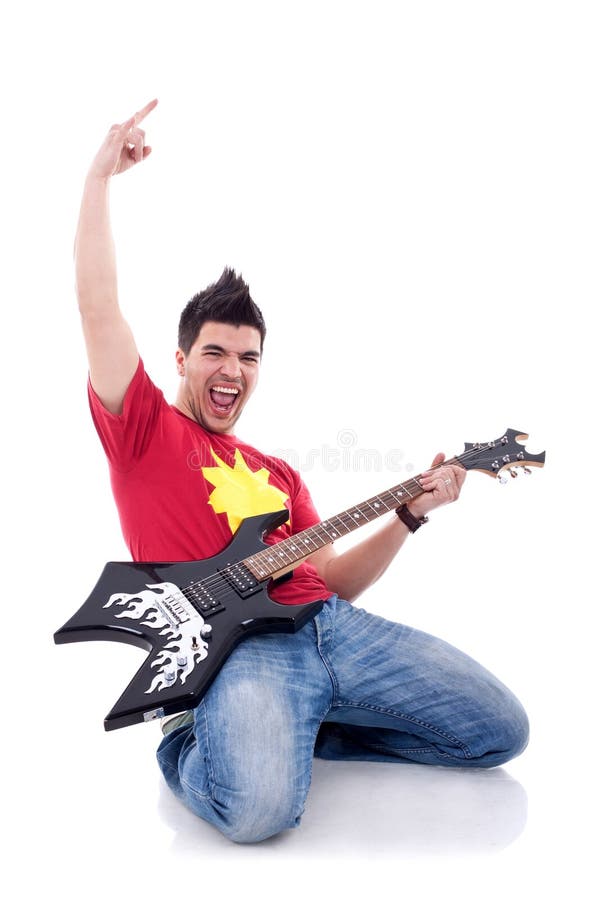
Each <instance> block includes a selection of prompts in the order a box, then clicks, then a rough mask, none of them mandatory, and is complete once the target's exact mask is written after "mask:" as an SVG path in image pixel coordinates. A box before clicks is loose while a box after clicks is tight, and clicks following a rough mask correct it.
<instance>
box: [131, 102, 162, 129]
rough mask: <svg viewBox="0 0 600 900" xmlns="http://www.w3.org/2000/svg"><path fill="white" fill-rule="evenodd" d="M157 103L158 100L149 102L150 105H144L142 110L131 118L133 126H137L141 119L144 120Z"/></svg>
mask: <svg viewBox="0 0 600 900" xmlns="http://www.w3.org/2000/svg"><path fill="white" fill-rule="evenodd" d="M157 103H158V100H151V101H150V103H146V105H145V106H144V107H142V109H140V110H139V111H138V112H136V114H135V116H134V117H133V118H134V124H135V125H139V123H140V122H141V121H142V119H145V118H146V116H147V115H148V113H150V112H152V110H153V109H154V107H155V106H156V104H157Z"/></svg>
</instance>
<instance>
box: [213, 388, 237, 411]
mask: <svg viewBox="0 0 600 900" xmlns="http://www.w3.org/2000/svg"><path fill="white" fill-rule="evenodd" d="M240 393H241V391H240V389H239V388H237V387H225V386H224V385H220V384H216V385H213V386H212V387H211V388H210V389H209V391H208V396H209V400H210V407H211V411H212V412H213V414H214V415H216V416H228V415H230V413H231V411H232V410H233V407H234V406H235V404H236V402H237V399H238V397H239V395H240Z"/></svg>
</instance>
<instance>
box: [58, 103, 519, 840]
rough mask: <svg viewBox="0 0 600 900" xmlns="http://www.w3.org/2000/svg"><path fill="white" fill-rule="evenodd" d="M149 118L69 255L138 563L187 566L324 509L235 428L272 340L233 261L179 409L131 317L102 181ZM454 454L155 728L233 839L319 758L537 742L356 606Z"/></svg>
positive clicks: (513, 717) (493, 748) (304, 579)
mask: <svg viewBox="0 0 600 900" xmlns="http://www.w3.org/2000/svg"><path fill="white" fill-rule="evenodd" d="M155 106H156V101H152V102H151V103H149V104H147V106H145V107H144V108H143V109H142V110H141V111H140V112H138V113H137V114H136V115H135V116H133V117H132V118H131V119H129V120H127V121H126V122H124V123H123V124H121V125H115V126H113V127H112V128H111V129H110V131H109V134H108V136H107V138H106V140H105V141H104V143H103V145H102V147H101V148H100V150H99V152H98V154H97V155H96V157H95V159H94V161H93V163H92V166H91V169H90V171H89V174H88V177H87V179H86V183H85V190H84V194H83V201H82V206H81V215H80V220H79V227H78V232H77V239H76V245H75V257H76V278H77V293H78V300H79V308H80V311H81V315H82V322H83V330H84V335H85V340H86V345H87V352H88V358H89V367H90V404H91V409H92V415H93V418H94V422H95V424H96V427H97V429H98V432H99V435H100V438H101V440H102V443H103V446H104V449H105V451H106V454H107V456H108V459H109V464H110V472H111V481H112V487H113V492H114V495H115V499H116V502H117V505H118V508H119V514H120V517H121V523H122V527H123V532H124V535H125V538H126V540H127V543H128V545H129V547H130V549H131V553H132V555H133V557H134V559H135V560H138V561H151V560H161V559H169V560H172V561H176V560H189V559H198V558H204V557H207V556H212V555H214V554H215V553H217V552H219V551H220V550H222V549H223V548H224V547H225V546H226V545H227V544H228V543H229V542H230V540H231V538H232V535H233V534H234V533H235V531H236V529H237V527H238V525H239V523H240V521H241V520H242V519H243V518H245V517H246V516H249V515H255V514H258V513H262V512H268V511H272V510H276V509H282V508H283V507H284V506H285V507H286V508H287V509H288V510H289V512H290V519H289V521H288V523H287V524H286V525H284V526H282V527H281V528H280V529H278V530H277V532H276V533H275V534H274V535H272V536H271V537H270V540H271V541H273V542H275V541H277V540H279V539H281V538H283V537H287V536H290V535H292V534H295V533H297V532H299V531H302V530H304V529H305V528H308V527H310V526H311V525H314V524H316V523H317V522H318V521H319V517H318V515H317V512H316V510H315V508H314V506H313V503H312V500H311V498H310V495H309V493H308V491H307V489H306V486H305V485H304V484H303V482H302V480H301V478H300V476H299V475H298V473H297V472H295V471H294V470H292V469H291V468H290V467H289V466H288V465H287V464H286V463H284V462H283V461H281V460H277V459H274V458H272V457H269V456H266V455H265V454H263V453H261V452H260V451H259V450H257V449H256V448H254V447H250V446H249V445H247V444H245V443H244V442H243V441H242V440H240V439H239V438H238V437H237V435H236V432H235V428H236V425H237V422H238V419H239V417H240V415H241V413H242V411H243V409H244V407H245V405H246V403H247V402H248V400H249V398H250V396H251V394H252V392H253V391H254V389H255V387H256V384H257V380H258V371H259V368H260V359H261V354H262V349H263V342H264V337H265V326H264V322H263V318H262V315H261V313H260V310H259V309H258V307H257V306H256V305H255V304H254V302H253V301H252V299H251V298H250V294H249V290H248V287H247V285H246V284H245V283H244V282H243V280H242V279H241V278H240V277H238V276H237V275H236V274H235V272H233V271H232V270H228V269H226V270H225V271H224V272H223V274H222V276H221V278H220V279H219V280H218V281H217V282H216V283H215V284H213V285H211V286H210V287H208V288H207V289H206V290H205V291H201V292H200V293H199V294H198V295H196V297H194V298H193V299H192V300H191V301H190V303H188V305H187V306H186V308H185V310H184V311H183V314H182V316H181V321H180V328H179V348H178V350H177V353H176V363H177V371H178V373H179V375H180V378H181V381H180V384H179V390H178V392H177V398H176V402H175V404H174V405H173V406H170V405H169V404H168V403H167V402H166V401H165V399H164V397H163V395H162V393H161V392H160V390H159V389H158V388H157V387H155V385H153V383H152V381H151V380H150V379H149V377H148V376H147V374H146V373H145V371H144V367H143V363H142V361H141V359H140V357H139V354H138V351H137V348H136V345H135V342H134V339H133V336H132V333H131V331H130V329H129V326H128V325H127V323H126V322H125V320H124V318H123V316H122V314H121V312H120V309H119V304H118V296H117V278H116V265H115V258H114V249H113V243H112V237H111V231H110V221H109V212H108V193H109V183H110V179H111V178H112V177H113V176H114V175H116V174H119V173H120V172H123V171H125V170H126V169H128V168H130V167H131V166H133V165H137V164H139V163H140V162H142V161H143V160H144V159H146V157H147V156H148V154H149V153H150V148H149V147H147V146H146V145H145V135H144V132H143V131H142V129H141V128H140V127H139V126H140V123H141V122H142V121H143V119H144V118H145V117H146V116H147V115H148V113H149V112H150V111H151V110H152V109H153V108H154V107H155ZM443 459H444V457H443V455H442V454H438V456H436V458H435V459H434V461H433V466H435V468H434V469H433V468H432V470H431V471H429V472H428V473H426V474H425V475H424V476H423V478H422V485H423V488H424V493H423V494H421V495H420V496H419V497H416V498H415V499H413V500H411V502H409V503H408V504H407V506H405V507H402V508H401V510H400V511H399V515H394V514H393V513H392V514H391V515H390V521H389V522H388V523H387V524H386V525H385V526H384V527H383V528H382V529H381V530H380V531H379V532H377V533H376V534H373V535H371V536H369V537H368V538H367V539H365V540H364V541H363V542H362V543H360V544H358V545H357V546H354V547H352V548H351V549H349V550H347V551H346V552H344V553H341V554H338V553H337V552H336V551H335V550H334V549H333V546H332V545H328V546H326V547H323V548H322V549H320V550H318V551H317V552H315V553H314V554H313V555H312V556H311V557H310V561H309V562H307V563H305V564H303V565H301V566H299V567H298V568H297V569H296V570H295V571H294V576H293V578H292V579H291V580H290V581H287V582H284V583H282V584H281V585H279V586H277V587H276V588H275V589H274V590H273V592H272V596H273V598H274V599H276V600H278V601H279V602H281V603H291V604H293V603H301V602H302V603H303V602H307V601H310V600H317V599H320V600H326V603H325V604H324V607H323V610H322V612H320V613H319V615H318V616H317V617H316V618H315V619H314V620H313V621H312V622H310V623H309V624H308V625H306V626H305V627H304V628H303V629H301V630H300V631H299V632H297V633H296V634H294V635H287V634H286V635H278V634H269V635H261V636H258V637H252V638H249V639H247V640H246V641H244V642H242V644H241V645H239V647H237V648H236V650H235V651H234V652H233V653H232V655H231V656H230V657H229V659H228V660H227V662H226V663H225V665H224V666H223V668H222V669H221V671H220V673H219V675H218V676H217V678H216V679H215V681H214V683H213V684H212V686H211V688H210V690H209V691H208V693H207V694H206V695H205V697H204V698H203V700H202V701H201V703H200V705H199V706H198V707H197V709H196V710H195V711H194V712H193V713H192V712H190V713H187V714H181V715H178V716H177V717H176V718H175V719H174V720H171V721H169V722H166V723H163V731H164V735H165V736H164V738H163V740H162V743H161V745H160V747H159V750H158V760H159V764H160V766H161V769H162V771H163V774H164V776H165V778H166V780H167V782H168V784H169V786H170V787H171V789H172V790H173V791H174V792H175V794H176V795H177V796H178V797H180V798H181V799H182V800H183V801H184V802H185V803H186V804H187V805H188V806H189V807H190V808H191V809H192V810H193V811H194V812H196V813H197V814H198V815H199V816H201V817H202V818H204V819H206V820H207V821H209V822H211V823H213V824H214V825H216V826H217V827H218V828H219V829H220V830H221V831H222V832H223V833H224V834H226V835H227V836H228V837H230V838H231V839H232V840H234V841H239V842H250V841H260V840H264V839H265V838H267V837H269V836H271V835H273V834H276V833H277V832H279V831H282V830H284V829H286V828H291V827H293V826H294V825H297V824H298V823H299V821H300V817H301V815H302V811H303V806H304V801H305V798H306V794H307V791H308V788H309V784H310V775H311V765H312V759H313V756H314V755H315V754H316V755H318V756H321V757H324V758H328V759H367V760H385V761H394V762H406V761H409V762H420V763H428V764H433V765H444V766H495V765H500V764H502V763H504V762H506V761H507V760H508V759H510V758H512V757H513V756H515V755H516V754H518V753H520V752H521V751H522V750H523V748H524V747H525V744H526V742H527V732H528V728H527V718H526V715H525V712H524V710H523V709H522V707H521V705H520V704H519V702H518V700H517V699H516V698H515V697H514V696H513V695H512V694H511V693H510V692H509V691H508V690H507V688H505V687H504V686H503V685H502V684H500V682H498V680H497V679H496V678H495V677H494V676H493V675H491V674H490V673H489V672H487V671H486V670H485V669H483V668H482V667H481V666H480V665H479V664H478V663H476V662H474V661H473V660H472V659H470V658H468V657H467V656H465V655H464V654H462V653H461V652H460V651H458V650H456V649H455V648H453V647H450V646H449V645H448V644H446V643H444V642H443V641H440V640H438V639H436V638H433V637H431V636H429V635H426V634H423V633H422V632H419V631H416V630H414V629H411V628H408V627H406V626H403V625H400V624H397V623H394V622H387V621H385V620H384V619H381V618H379V617H376V616H372V615H370V614H368V613H367V612H366V611H365V610H362V609H358V608H356V607H353V606H352V605H351V601H353V600H354V599H355V598H356V597H357V596H358V595H359V594H361V593H362V592H363V591H364V590H365V589H366V588H367V587H368V586H369V585H370V584H372V583H373V582H374V581H375V580H376V579H377V578H379V576H380V575H381V574H382V573H383V572H384V571H385V569H386V568H387V566H388V565H389V563H390V562H391V560H392V559H393V557H394V556H395V555H396V553H397V552H398V550H399V549H400V547H401V546H402V544H403V543H404V541H405V540H406V538H407V536H408V534H409V532H410V531H415V530H416V529H417V528H418V527H419V525H420V524H422V523H423V522H424V521H425V516H426V514H427V513H429V512H430V511H431V510H433V509H435V508H436V507H438V506H440V505H442V504H444V503H449V502H451V501H454V500H456V499H457V498H458V496H459V494H460V490H461V487H462V484H463V481H464V477H465V471H464V470H463V469H462V468H461V467H460V466H455V465H443ZM341 598H343V599H341Z"/></svg>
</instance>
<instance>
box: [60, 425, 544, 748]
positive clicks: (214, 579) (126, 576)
mask: <svg viewBox="0 0 600 900" xmlns="http://www.w3.org/2000/svg"><path fill="white" fill-rule="evenodd" d="M527 437H528V435H527V434H523V433H521V432H518V431H515V430H514V429H512V428H509V429H508V430H507V431H506V432H505V434H504V435H502V437H500V438H498V440H496V441H490V442H489V443H486V444H465V451H464V453H461V454H460V455H459V456H456V457H454V458H453V459H450V460H445V461H444V462H443V463H441V464H440V465H448V464H458V465H461V466H463V467H464V468H465V469H477V470H479V471H481V472H485V473H486V474H489V475H493V476H497V477H499V479H500V480H501V481H503V480H504V481H505V480H507V477H508V476H509V475H512V476H515V475H516V474H517V473H518V471H519V469H520V468H523V469H524V471H525V472H529V471H530V470H529V469H528V468H527V465H528V464H529V465H532V466H543V465H544V460H545V457H546V454H545V453H538V454H534V455H531V454H528V452H527V451H526V449H525V447H524V446H523V445H522V444H520V443H518V441H519V440H521V439H527ZM419 477H420V476H415V477H414V478H410V479H408V481H404V482H403V483H402V484H397V485H395V486H394V487H392V488H390V489H389V490H387V491H383V493H381V494H378V495H377V496H375V497H371V498H370V499H369V500H365V501H364V502H362V503H358V504H357V505H356V506H351V507H350V508H349V509H346V510H344V512H342V513H340V514H339V515H336V516H332V517H331V518H329V519H326V520H324V521H323V522H320V523H319V524H318V525H313V526H312V527H310V528H307V529H306V530H305V531H302V532H300V533H299V534H295V535H293V536H292V537H289V538H286V539H285V540H282V541H279V542H277V543H275V544H273V545H266V544H265V543H264V542H263V540H262V538H263V537H264V535H265V534H267V533H269V532H271V531H273V530H274V529H275V528H278V527H279V526H280V525H282V524H283V523H284V522H285V521H286V520H287V518H288V515H289V514H288V510H287V509H284V510H280V511H278V512H271V513H266V514H264V515H259V516H252V517H250V518H247V519H244V520H243V522H242V524H241V525H240V527H239V528H238V530H237V532H236V534H235V536H234V538H233V540H232V541H231V543H230V544H229V545H228V546H227V547H226V548H225V550H223V551H222V552H221V553H219V554H217V555H216V556H212V557H210V558H209V559H205V560H198V561H194V562H178V563H168V562H158V563H152V562H109V563H107V564H106V566H105V567H104V571H103V572H102V574H101V576H100V579H99V581H98V583H97V584H96V586H95V588H94V589H93V591H92V593H91V594H90V596H89V597H88V599H87V600H86V601H85V603H84V604H83V606H82V607H81V609H79V611H78V612H76V613H75V615H74V616H73V617H72V618H71V619H69V621H68V622H66V624H65V625H63V627H62V628H60V629H59V630H58V631H57V632H56V633H55V635H54V640H55V642H56V643H57V644H64V643H69V642H71V641H92V640H109V641H110V640H112V641H123V642H125V643H128V644H135V645H137V646H139V647H143V648H145V649H148V650H149V651H150V653H149V655H148V657H147V658H146V660H145V661H144V663H143V664H142V665H141V667H140V668H139V670H138V672H137V673H136V675H135V676H134V678H133V679H132V681H131V683H130V684H129V686H128V687H127V689H126V690H125V692H124V693H123V694H122V696H121V697H120V698H119V700H118V701H117V703H116V704H115V706H114V707H113V709H112V710H111V711H110V713H109V714H108V715H107V717H106V719H105V720H104V727H105V729H106V730H107V731H110V730H113V729H115V728H121V727H123V726H125V725H133V724H135V723H136V722H148V721H150V720H152V719H157V718H162V717H163V716H165V715H169V714H171V713H176V712H181V711H183V710H186V709H193V708H194V707H196V706H197V705H198V703H199V702H200V700H201V699H202V697H203V695H204V694H205V693H206V691H207V690H208V688H209V686H210V684H211V683H212V681H213V680H214V678H215V676H216V675H217V673H218V672H219V670H220V668H221V666H222V665H223V663H224V662H225V660H226V659H227V657H228V656H229V654H230V653H231V652H232V650H233V649H234V647H235V646H236V645H237V644H238V643H239V642H240V641H241V640H243V639H244V638H245V637H247V636H249V635H252V634H258V633H261V632H275V631H279V632H295V631H297V630H298V629H299V628H302V627H303V626H304V625H305V624H306V623H307V622H308V621H310V619H312V618H313V617H314V616H315V615H316V614H317V613H318V612H319V611H320V609H321V608H322V606H323V602H322V601H317V602H313V603H304V604H298V605H285V604H282V603H276V602H274V601H273V600H271V598H270V597H269V593H268V587H269V584H270V583H271V581H273V580H277V579H280V578H282V577H286V576H288V575H289V574H291V572H292V570H293V569H294V568H295V567H296V566H297V565H299V563H301V562H302V561H303V560H305V559H306V558H307V557H309V556H310V555H311V554H312V553H314V552H315V551H316V550H319V549H320V548H321V547H324V546H325V545H326V544H329V543H333V541H336V540H337V539H338V538H340V537H343V536H344V535H346V534H348V533H349V532H351V531H354V530H355V529H356V528H360V526H361V525H364V524H366V523H367V522H371V521H373V520H374V519H376V518H377V517H379V516H381V515H384V514H385V513H388V512H391V511H393V510H395V509H396V508H397V507H399V506H401V505H402V504H404V503H408V502H409V501H410V500H412V499H413V498H414V497H417V496H418V495H419V494H422V493H423V488H422V487H421V485H420V483H419Z"/></svg>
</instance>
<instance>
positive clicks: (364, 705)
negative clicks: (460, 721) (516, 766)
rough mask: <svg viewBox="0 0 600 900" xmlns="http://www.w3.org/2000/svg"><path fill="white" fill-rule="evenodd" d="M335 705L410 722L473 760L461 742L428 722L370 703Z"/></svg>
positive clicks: (339, 703)
mask: <svg viewBox="0 0 600 900" xmlns="http://www.w3.org/2000/svg"><path fill="white" fill-rule="evenodd" d="M335 705H336V706H338V707H340V706H350V707H353V708H354V709H370V710H373V712H379V713H383V714H384V715H387V716H392V717H393V718H395V719H402V720H404V721H407V722H412V723H413V724H414V725H419V726H421V727H422V728H426V729H427V730H428V731H431V732H433V734H437V735H439V736H440V737H443V738H446V739H447V740H449V741H451V742H452V743H453V744H455V745H456V746H457V747H459V748H460V749H461V750H462V751H463V753H464V754H465V756H466V758H467V759H472V758H473V756H472V753H471V751H470V750H469V748H468V747H467V745H466V744H465V743H464V742H463V741H460V740H459V739H458V738H456V737H454V736H453V735H451V734H448V733H447V732H446V731H442V729H441V728H436V727H435V725H430V724H429V722H424V721H423V720H422V719H417V718H416V717H415V716H409V715H407V714H406V713H399V712H398V711H397V710H394V709H386V708H385V707H383V706H375V705H373V704H370V703H352V702H349V701H346V702H342V701H338V703H337V704H335Z"/></svg>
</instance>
